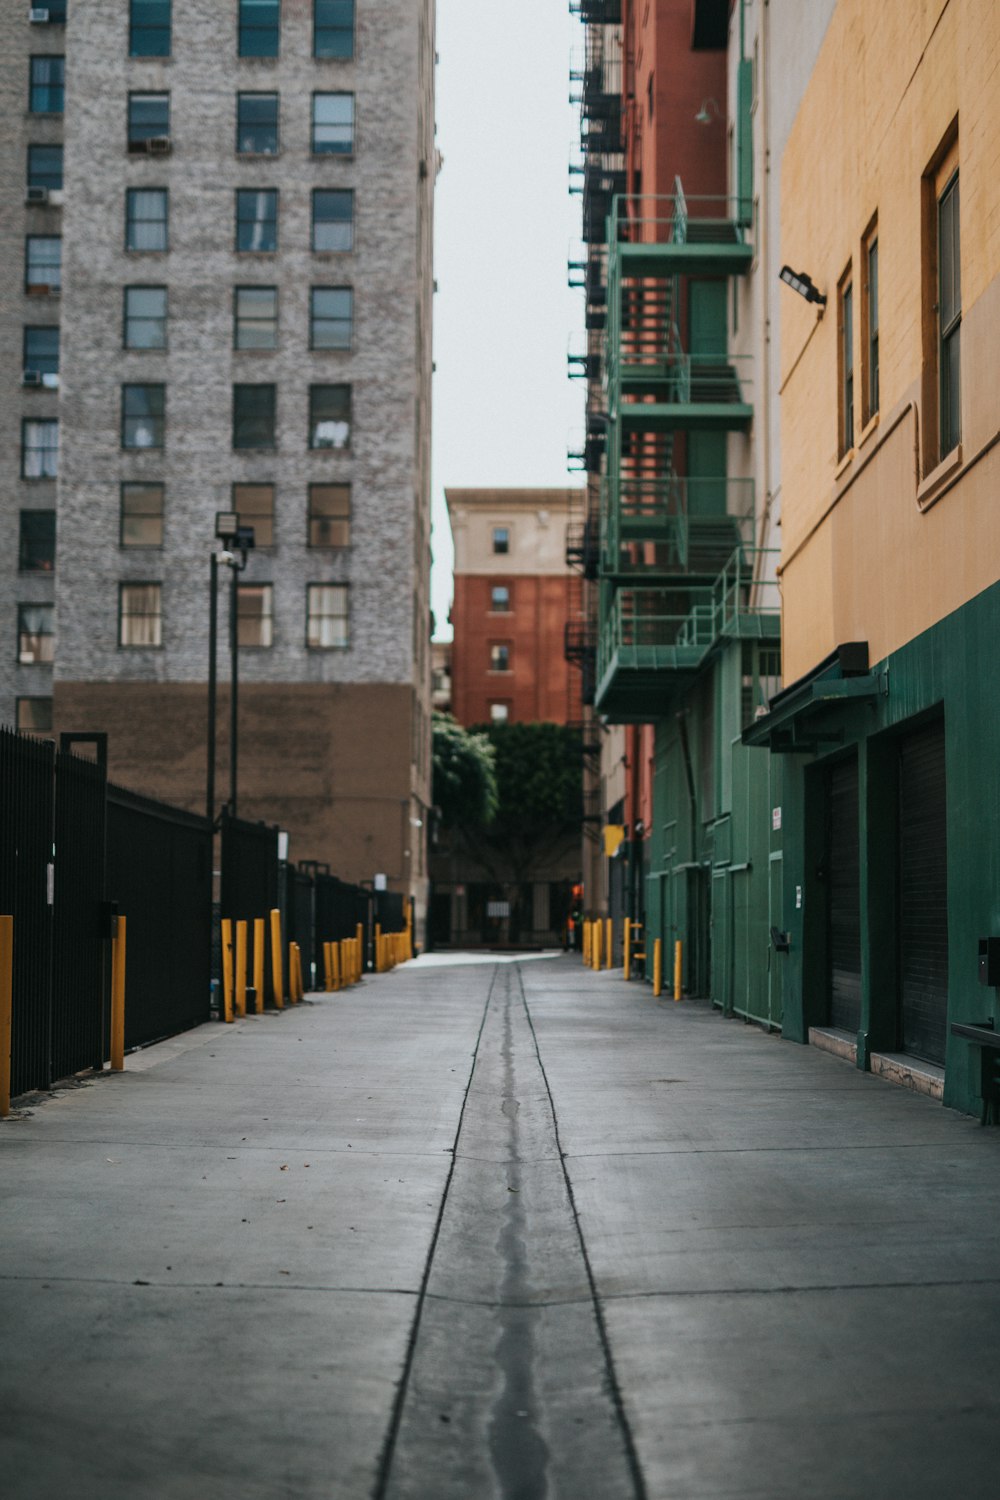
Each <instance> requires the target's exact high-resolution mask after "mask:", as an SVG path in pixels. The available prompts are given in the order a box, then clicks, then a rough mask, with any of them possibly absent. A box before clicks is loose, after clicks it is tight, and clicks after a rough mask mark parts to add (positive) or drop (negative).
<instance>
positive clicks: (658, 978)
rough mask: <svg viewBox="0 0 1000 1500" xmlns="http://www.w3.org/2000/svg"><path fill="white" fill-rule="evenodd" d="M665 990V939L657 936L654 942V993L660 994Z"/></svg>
mask: <svg viewBox="0 0 1000 1500" xmlns="http://www.w3.org/2000/svg"><path fill="white" fill-rule="evenodd" d="M662 991H663V939H662V938H657V939H656V941H655V942H654V944H653V995H654V997H656V996H658V995H660V994H661V993H662Z"/></svg>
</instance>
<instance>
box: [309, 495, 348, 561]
mask: <svg viewBox="0 0 1000 1500" xmlns="http://www.w3.org/2000/svg"><path fill="white" fill-rule="evenodd" d="M350 544H351V486H350V485H349V484H311V485H310V486H309V545H310V547H349V546H350Z"/></svg>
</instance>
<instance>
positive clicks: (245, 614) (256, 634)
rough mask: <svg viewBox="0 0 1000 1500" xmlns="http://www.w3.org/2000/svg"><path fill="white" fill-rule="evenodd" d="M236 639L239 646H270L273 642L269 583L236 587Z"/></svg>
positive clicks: (241, 584)
mask: <svg viewBox="0 0 1000 1500" xmlns="http://www.w3.org/2000/svg"><path fill="white" fill-rule="evenodd" d="M236 639H237V642H238V643H239V645H241V646H270V645H271V644H272V642H273V640H274V616H273V614H272V588H271V585H270V584H269V583H240V584H237V586H236Z"/></svg>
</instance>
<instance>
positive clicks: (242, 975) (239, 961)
mask: <svg viewBox="0 0 1000 1500" xmlns="http://www.w3.org/2000/svg"><path fill="white" fill-rule="evenodd" d="M246 1013H247V924H246V923H245V922H237V924H236V1014H237V1015H238V1016H245V1015H246Z"/></svg>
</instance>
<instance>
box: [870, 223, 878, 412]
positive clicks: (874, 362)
mask: <svg viewBox="0 0 1000 1500" xmlns="http://www.w3.org/2000/svg"><path fill="white" fill-rule="evenodd" d="M878 401H879V371H878V240H874V241H873V242H872V244H871V245H869V247H868V415H869V416H870V417H873V416H874V415H875V413H876V412H877V411H878Z"/></svg>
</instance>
